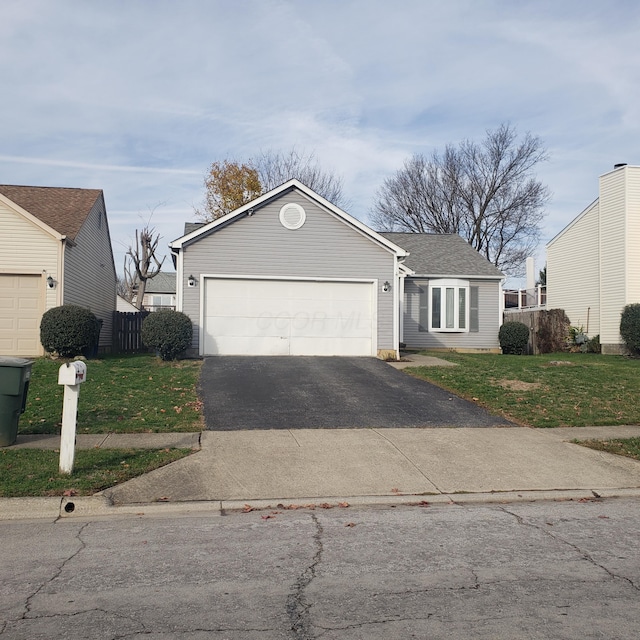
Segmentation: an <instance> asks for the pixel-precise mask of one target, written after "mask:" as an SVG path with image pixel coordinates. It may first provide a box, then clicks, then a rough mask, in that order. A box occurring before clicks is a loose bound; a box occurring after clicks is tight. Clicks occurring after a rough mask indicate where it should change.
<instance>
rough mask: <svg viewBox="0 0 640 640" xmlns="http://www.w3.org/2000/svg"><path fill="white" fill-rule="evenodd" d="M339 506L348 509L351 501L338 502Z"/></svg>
mask: <svg viewBox="0 0 640 640" xmlns="http://www.w3.org/2000/svg"><path fill="white" fill-rule="evenodd" d="M338 506H339V507H340V508H341V509H346V508H347V507H348V506H349V503H348V502H338Z"/></svg>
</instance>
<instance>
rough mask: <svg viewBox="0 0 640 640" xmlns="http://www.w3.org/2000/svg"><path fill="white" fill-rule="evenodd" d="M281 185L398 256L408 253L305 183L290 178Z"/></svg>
mask: <svg viewBox="0 0 640 640" xmlns="http://www.w3.org/2000/svg"><path fill="white" fill-rule="evenodd" d="M283 186H287V188H288V187H291V186H294V187H297V188H298V189H299V190H300V191H302V193H304V194H305V195H306V196H307V197H308V198H311V199H312V200H315V201H316V202H318V203H319V204H321V205H322V206H323V207H324V208H325V209H328V210H329V211H330V212H331V213H333V214H334V215H335V216H337V217H338V218H342V219H343V220H344V221H345V222H347V223H348V224H350V225H352V226H353V227H355V228H356V229H357V230H358V231H360V232H362V233H363V234H364V235H366V236H368V237H369V238H371V239H372V240H375V241H376V242H378V243H379V244H381V245H383V246H384V247H386V248H387V249H389V250H390V251H392V252H393V253H394V254H395V255H397V256H398V257H399V258H405V257H406V256H408V255H409V252H408V251H405V250H404V249H403V248H402V247H400V246H398V245H397V244H395V243H394V242H391V240H387V238H385V237H384V236H382V235H380V234H379V233H377V232H376V231H374V230H373V229H371V228H370V227H368V226H367V225H366V224H364V223H363V222H360V220H358V219H357V218H354V217H353V216H351V215H349V214H348V213H347V212H346V211H343V210H342V209H340V208H339V207H336V205H335V204H332V203H331V202H329V201H328V200H326V199H325V198H323V197H322V196H321V195H319V194H317V193H316V192H315V191H313V190H312V189H309V187H306V186H305V185H303V184H302V183H301V182H299V181H298V180H295V179H294V180H290V181H289V182H286V183H285V184H284V185H283Z"/></svg>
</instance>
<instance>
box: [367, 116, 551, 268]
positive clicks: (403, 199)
mask: <svg viewBox="0 0 640 640" xmlns="http://www.w3.org/2000/svg"><path fill="white" fill-rule="evenodd" d="M546 158H547V152H546V150H545V148H544V146H543V144H542V142H541V140H540V139H539V138H537V137H535V136H532V135H531V134H529V133H527V134H525V135H524V137H523V138H522V139H520V140H519V139H518V135H517V132H516V130H515V129H514V128H513V127H511V126H510V125H508V124H502V125H500V126H499V127H498V128H497V129H496V130H495V131H487V134H486V137H485V139H484V140H483V141H482V142H480V143H477V142H474V141H472V140H464V141H463V142H461V143H459V144H458V145H457V146H453V145H448V146H447V147H445V150H444V152H443V153H439V152H437V151H436V152H434V154H433V155H432V156H431V157H430V158H425V157H424V156H422V155H414V156H413V157H412V158H410V159H409V160H407V161H406V162H405V164H404V167H403V168H402V169H400V170H399V171H398V172H397V173H396V174H395V175H394V176H392V177H391V178H388V179H387V180H385V182H384V184H383V186H382V187H381V188H380V190H379V191H378V194H377V201H376V203H375V205H374V210H373V219H374V222H375V223H376V224H377V225H378V227H380V228H381V229H383V230H388V231H394V230H395V231H412V232H420V233H457V234H460V235H461V236H462V237H463V238H465V239H466V240H467V241H468V242H469V244H470V245H471V246H472V247H474V248H475V249H476V250H477V251H478V252H479V253H481V254H482V255H483V256H485V257H486V258H487V259H488V260H489V261H490V262H492V263H493V264H495V265H496V266H497V267H498V268H499V269H502V270H503V271H505V272H507V273H509V274H511V275H518V274H520V273H522V266H523V264H524V262H525V260H526V258H527V256H529V255H531V254H532V253H533V251H534V249H535V248H536V247H537V245H538V241H539V238H540V223H541V221H542V218H543V216H544V207H545V205H546V204H547V202H548V201H549V198H550V192H549V190H548V188H547V187H545V186H544V185H543V184H542V183H541V182H539V181H538V180H536V179H535V177H534V176H533V170H534V168H535V166H536V165H537V164H538V163H539V162H541V161H543V160H546Z"/></svg>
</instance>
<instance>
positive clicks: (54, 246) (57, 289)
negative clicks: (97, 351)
mask: <svg viewBox="0 0 640 640" xmlns="http://www.w3.org/2000/svg"><path fill="white" fill-rule="evenodd" d="M0 230H1V231H2V236H3V239H4V240H5V244H4V249H3V251H2V253H0V354H1V355H7V356H27V357H33V356H38V355H42V354H43V349H42V345H41V344H40V319H41V317H42V314H43V313H44V312H45V311H47V310H48V309H51V308H53V307H56V306H59V305H62V304H76V305H79V306H83V307H86V308H88V309H90V310H91V311H92V312H93V313H94V314H95V315H96V317H97V318H98V319H100V320H102V321H103V326H102V331H101V334H100V346H101V347H102V348H103V349H106V348H109V347H110V346H111V335H112V314H113V311H114V310H115V308H116V273H115V267H114V262H113V253H112V250H111V239H110V236H109V226H108V223H107V214H106V209H105V204H104V197H103V194H102V191H100V190H97V189H64V188H58V187H23V186H14V185H0Z"/></svg>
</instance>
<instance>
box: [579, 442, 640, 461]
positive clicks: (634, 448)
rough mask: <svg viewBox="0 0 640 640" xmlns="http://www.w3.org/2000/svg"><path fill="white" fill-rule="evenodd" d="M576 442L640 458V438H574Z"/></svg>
mask: <svg viewBox="0 0 640 640" xmlns="http://www.w3.org/2000/svg"><path fill="white" fill-rule="evenodd" d="M575 443H576V444H580V445H582V446H583V447H589V448H590V449H595V450H596V451H606V452H607V453H615V454H617V455H619V456H627V458H635V459H636V460H640V438H621V439H619V440H579V441H578V440H576V441H575Z"/></svg>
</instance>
